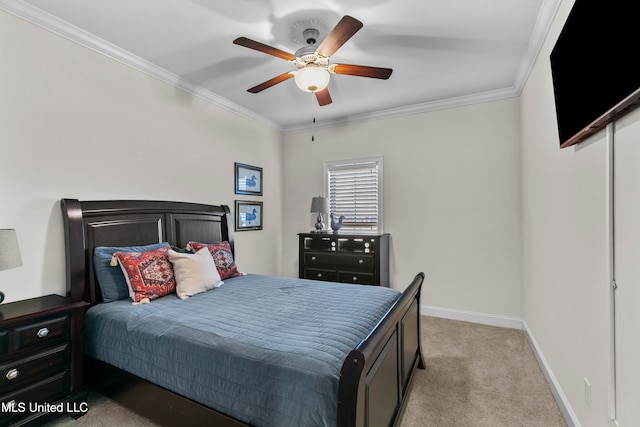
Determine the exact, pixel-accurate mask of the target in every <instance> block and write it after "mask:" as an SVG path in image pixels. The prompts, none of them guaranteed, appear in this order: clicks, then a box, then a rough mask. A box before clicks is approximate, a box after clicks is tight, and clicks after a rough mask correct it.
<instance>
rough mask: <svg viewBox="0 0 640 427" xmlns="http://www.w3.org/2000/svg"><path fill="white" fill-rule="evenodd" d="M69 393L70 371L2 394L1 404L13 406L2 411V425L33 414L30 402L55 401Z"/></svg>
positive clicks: (8, 406) (0, 418) (0, 416)
mask: <svg viewBox="0 0 640 427" xmlns="http://www.w3.org/2000/svg"><path fill="white" fill-rule="evenodd" d="M68 393H69V372H68V371H65V372H61V373H59V374H57V375H54V376H51V377H49V378H46V379H44V380H42V381H39V382H37V383H33V384H31V385H30V386H29V387H27V388H24V389H22V390H19V391H17V392H14V393H11V394H2V395H0V405H4V407H6V408H7V409H8V408H11V407H13V411H11V410H10V409H9V410H7V411H5V412H0V425H7V424H9V423H10V422H11V421H15V420H17V419H19V418H23V417H24V416H25V415H28V414H31V412H30V410H29V409H30V408H29V403H45V402H47V403H55V402H56V401H57V400H58V399H59V398H60V397H61V396H66V395H67V394H68Z"/></svg>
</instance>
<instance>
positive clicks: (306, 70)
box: [233, 15, 393, 106]
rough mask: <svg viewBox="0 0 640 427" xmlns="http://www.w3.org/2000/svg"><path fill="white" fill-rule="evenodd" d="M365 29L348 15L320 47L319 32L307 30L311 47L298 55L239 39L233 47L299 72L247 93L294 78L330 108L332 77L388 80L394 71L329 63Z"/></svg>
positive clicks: (305, 37) (277, 77) (249, 90)
mask: <svg viewBox="0 0 640 427" xmlns="http://www.w3.org/2000/svg"><path fill="white" fill-rule="evenodd" d="M362 26H363V24H362V22H360V21H358V20H357V19H355V18H353V17H351V16H349V15H345V16H343V17H342V19H341V20H340V22H338V24H337V25H336V26H335V27H334V28H333V30H331V32H330V33H329V34H328V35H327V37H325V39H324V40H323V41H322V43H320V45H319V46H317V47H316V38H317V37H318V35H319V31H318V30H317V29H315V28H309V29H306V30H305V31H304V32H303V36H304V39H305V41H306V42H307V44H308V46H304V47H302V48H300V49H298V50H297V51H296V52H295V54H291V53H289V52H285V51H283V50H280V49H278V48H275V47H272V46H269V45H266V44H264V43H260V42H257V41H255V40H251V39H248V38H246V37H238V38H237V39H235V40H234V41H233V43H235V44H237V45H240V46H244V47H248V48H249V49H254V50H257V51H259V52H263V53H266V54H268V55H273V56H275V57H277V58H281V59H284V60H286V61H289V62H292V63H293V64H294V65H295V66H296V68H297V70H295V71H289V72H286V73H284V74H280V75H279V76H276V77H274V78H272V79H270V80H267V81H265V82H263V83H260V84H259V85H257V86H254V87H252V88H250V89H247V91H248V92H251V93H258V92H261V91H263V90H265V89H268V88H270V87H271V86H274V85H276V84H278V83H281V82H284V81H285V80H289V79H291V78H294V79H295V82H296V84H297V86H298V87H299V88H300V89H302V90H304V91H307V92H313V93H314V94H315V96H316V99H317V100H318V103H319V104H320V105H321V106H322V105H327V104H331V102H332V101H331V95H330V94H329V89H328V87H327V85H328V84H329V78H330V74H347V75H351V76H359V77H371V78H375V79H383V80H386V79H388V78H389V76H391V72H392V71H393V70H392V69H390V68H379V67H369V66H365V65H353V64H331V63H330V61H329V60H330V57H331V55H333V54H334V53H335V52H336V51H337V50H338V49H339V48H340V47H341V46H342V45H343V44H345V43H346V42H347V40H349V39H350V38H351V37H353V35H354V34H355V33H357V32H358V31H359V30H360V29H361V28H362Z"/></svg>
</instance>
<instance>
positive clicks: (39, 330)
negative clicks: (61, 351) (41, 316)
mask: <svg viewBox="0 0 640 427" xmlns="http://www.w3.org/2000/svg"><path fill="white" fill-rule="evenodd" d="M68 324H69V316H63V317H56V318H53V319H49V320H46V321H43V322H38V323H31V324H29V325H26V326H22V327H17V328H15V330H14V332H13V346H12V347H13V350H15V351H18V350H29V349H32V348H36V347H38V346H41V345H47V344H49V343H54V342H56V341H58V342H60V341H66V340H69V328H68Z"/></svg>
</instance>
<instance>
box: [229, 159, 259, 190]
mask: <svg viewBox="0 0 640 427" xmlns="http://www.w3.org/2000/svg"><path fill="white" fill-rule="evenodd" d="M234 169H235V174H234V175H235V193H236V194H248V195H252V196H262V168H261V167H258V166H251V165H246V164H244V163H238V162H235V163H234Z"/></svg>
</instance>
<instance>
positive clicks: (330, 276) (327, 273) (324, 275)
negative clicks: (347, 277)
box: [304, 268, 338, 282]
mask: <svg viewBox="0 0 640 427" xmlns="http://www.w3.org/2000/svg"><path fill="white" fill-rule="evenodd" d="M304 278H305V279H315V280H327V281H330V282H335V281H336V280H338V272H336V271H335V270H321V269H317V268H305V270H304Z"/></svg>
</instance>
